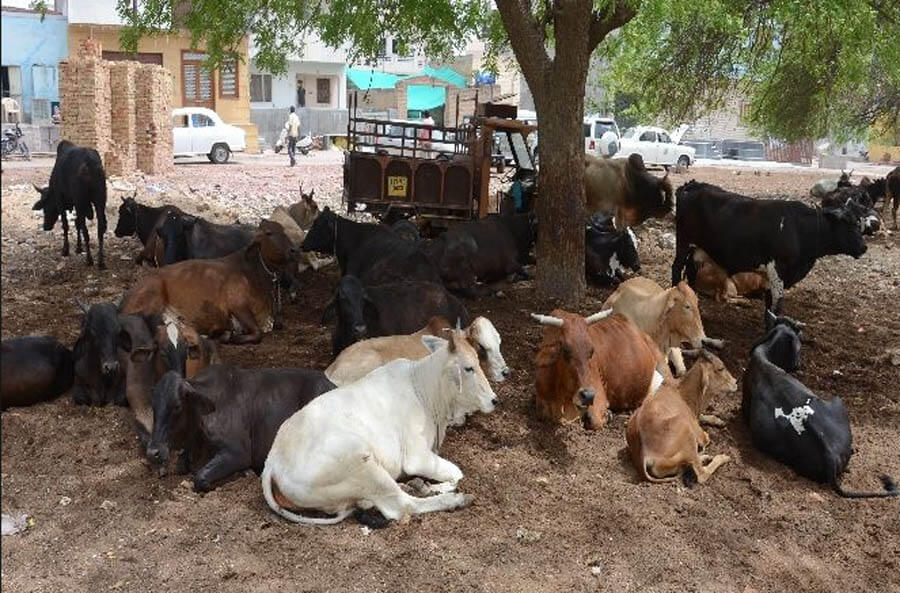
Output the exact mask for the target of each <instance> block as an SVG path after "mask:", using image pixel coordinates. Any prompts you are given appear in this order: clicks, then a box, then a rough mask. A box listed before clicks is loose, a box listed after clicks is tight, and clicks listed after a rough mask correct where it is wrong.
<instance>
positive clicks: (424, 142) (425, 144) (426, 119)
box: [419, 111, 434, 159]
mask: <svg viewBox="0 0 900 593" xmlns="http://www.w3.org/2000/svg"><path fill="white" fill-rule="evenodd" d="M422 123H423V124H424V125H426V126H434V118H432V117H431V113H429V112H428V111H423V112H422ZM419 140H420V142H419V145H420V146H421V147H422V154H423V156H424V157H425V158H426V159H430V158H431V150H430V148H431V142H430V140H431V130H429V129H426V128H419Z"/></svg>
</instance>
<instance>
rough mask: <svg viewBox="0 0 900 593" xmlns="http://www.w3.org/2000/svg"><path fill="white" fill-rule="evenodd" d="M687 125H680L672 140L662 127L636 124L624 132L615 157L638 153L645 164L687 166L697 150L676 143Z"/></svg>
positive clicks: (692, 162)
mask: <svg viewBox="0 0 900 593" xmlns="http://www.w3.org/2000/svg"><path fill="white" fill-rule="evenodd" d="M686 129H687V126H681V127H680V128H679V129H678V130H677V131H676V132H674V133H673V136H675V138H674V140H673V139H672V138H671V137H670V136H669V133H668V132H666V131H665V130H663V129H662V128H656V127H652V126H637V127H635V128H631V129H629V130H628V131H626V132H625V134H624V135H623V136H622V140H621V142H620V145H621V148H620V150H619V152H618V153H616V155H615V158H628V157H629V156H631V155H632V154H635V153H637V154H639V155H641V157H643V159H644V164H645V165H648V166H650V165H661V166H663V167H666V168H668V167H669V166H672V165H676V164H677V165H681V166H682V167H688V166H690V165H692V164H694V160H695V157H696V154H697V151H696V150H695V149H694V148H692V147H690V146H685V145H684V144H678V143H677V141H678V140H680V139H681V135H682V134H683V133H684V131H685V130H686Z"/></svg>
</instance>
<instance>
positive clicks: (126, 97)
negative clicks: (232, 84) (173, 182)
mask: <svg viewBox="0 0 900 593" xmlns="http://www.w3.org/2000/svg"><path fill="white" fill-rule="evenodd" d="M102 55H103V48H102V46H101V44H100V43H99V42H97V41H95V40H93V39H84V40H82V41H81V43H80V44H79V46H78V51H77V53H76V55H75V56H74V57H73V58H71V59H70V60H68V61H65V62H61V63H60V65H59V75H60V81H59V87H60V102H61V104H62V130H61V137H62V138H63V139H65V140H69V141H71V142H74V143H75V144H79V145H82V146H90V147H91V148H94V149H96V150H97V152H99V153H100V155H101V158H102V159H103V165H104V168H105V169H106V172H107V174H108V175H129V174H131V173H133V172H134V171H135V169H140V170H141V171H143V172H145V173H148V174H156V173H162V172H166V171H170V170H171V169H172V168H173V167H174V160H173V147H172V116H171V113H172V93H173V79H172V75H171V74H170V73H169V72H168V71H167V70H166V69H164V68H163V67H161V66H156V65H153V64H139V63H138V62H136V61H124V62H108V61H105V60H103V59H102V57H101V56H102Z"/></svg>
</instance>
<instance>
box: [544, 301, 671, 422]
mask: <svg viewBox="0 0 900 593" xmlns="http://www.w3.org/2000/svg"><path fill="white" fill-rule="evenodd" d="M610 313H611V311H601V312H599V313H595V314H594V315H591V316H590V317H582V316H581V315H576V314H574V313H569V312H567V311H562V310H560V309H557V310H555V311H553V312H552V314H551V315H549V316H545V315H535V314H532V318H533V319H534V320H535V321H537V322H538V323H541V324H542V325H545V326H546V327H545V328H544V338H543V341H542V342H541V347H540V350H539V351H538V354H537V358H536V360H535V363H536V365H537V372H536V386H537V397H536V399H535V403H536V406H537V414H538V417H540V418H544V419H546V420H550V421H553V422H560V423H565V422H571V421H573V420H576V419H577V418H578V417H579V416H582V412H585V413H584V415H583V421H584V425H585V427H586V428H600V427H602V426H603V425H604V424H606V422H607V414H608V410H609V409H610V408H611V409H613V410H633V409H634V408H636V407H637V406H639V405H640V403H641V402H642V401H643V400H644V398H645V397H646V396H647V395H648V393H652V392H653V391H655V389H656V388H657V387H658V386H659V384H660V383H661V382H662V380H663V378H664V377H665V376H668V374H669V369H668V364H667V360H666V357H665V356H663V354H662V353H661V352H660V350H659V348H658V347H657V346H656V344H655V343H654V342H653V340H652V339H650V336H648V335H647V334H645V333H644V332H642V331H641V330H640V329H638V327H637V326H636V325H635V324H634V323H632V322H631V321H630V320H629V319H628V318H626V317H623V316H622V315H610ZM607 316H608V318H607ZM657 375H660V376H657Z"/></svg>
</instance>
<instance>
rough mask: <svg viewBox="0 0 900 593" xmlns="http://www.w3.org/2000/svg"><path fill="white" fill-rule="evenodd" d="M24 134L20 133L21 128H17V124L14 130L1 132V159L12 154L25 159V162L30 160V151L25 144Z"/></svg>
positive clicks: (8, 129) (9, 129)
mask: <svg viewBox="0 0 900 593" xmlns="http://www.w3.org/2000/svg"><path fill="white" fill-rule="evenodd" d="M24 137H25V134H24V133H22V128H20V127H19V124H18V122H16V126H15V128H7V129H5V130H3V153H2V154H3V158H7V157H9V156H10V155H12V154H18V155H20V156H22V157H24V158H25V160H27V161H30V160H31V151H30V150H28V144H26V143H25V139H24Z"/></svg>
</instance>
